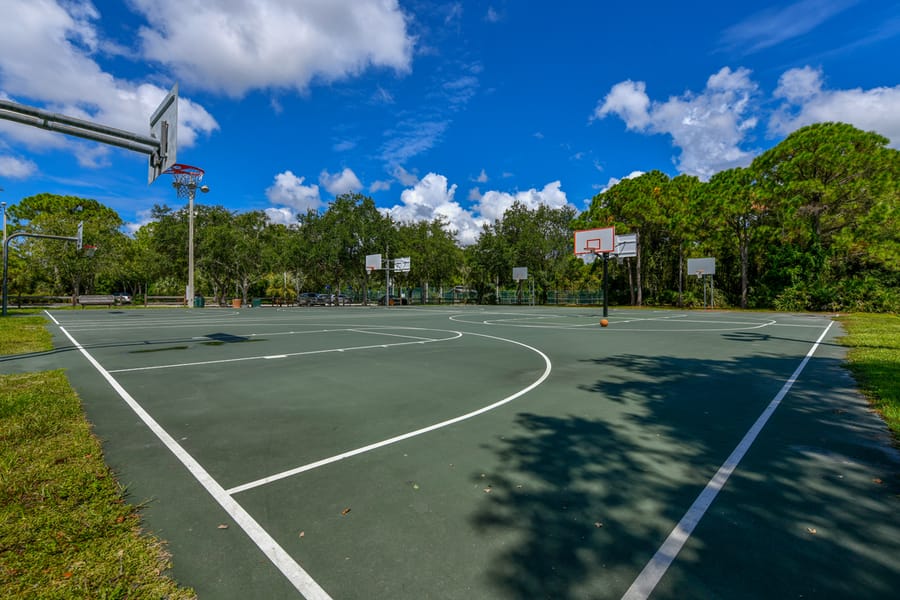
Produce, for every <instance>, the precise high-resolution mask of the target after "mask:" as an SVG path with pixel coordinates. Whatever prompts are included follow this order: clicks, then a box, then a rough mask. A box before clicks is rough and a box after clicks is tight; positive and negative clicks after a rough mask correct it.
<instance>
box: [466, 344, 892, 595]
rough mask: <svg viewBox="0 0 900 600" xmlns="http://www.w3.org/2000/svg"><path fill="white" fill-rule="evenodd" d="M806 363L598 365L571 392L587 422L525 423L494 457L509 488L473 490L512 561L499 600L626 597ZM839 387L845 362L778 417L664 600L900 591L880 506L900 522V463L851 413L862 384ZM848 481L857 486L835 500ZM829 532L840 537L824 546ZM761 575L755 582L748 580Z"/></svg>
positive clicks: (685, 557)
mask: <svg viewBox="0 0 900 600" xmlns="http://www.w3.org/2000/svg"><path fill="white" fill-rule="evenodd" d="M800 360H801V359H800V358H797V357H777V356H753V357H748V358H745V359H741V360H736V359H734V360H733V359H722V360H699V359H684V358H676V357H669V356H657V357H651V356H640V355H617V356H612V357H603V358H596V359H591V360H587V361H584V362H585V363H586V364H590V365H593V366H596V367H602V369H603V374H602V377H600V378H599V379H596V380H595V381H594V382H592V383H583V384H580V385H579V384H575V385H574V386H573V387H575V388H576V389H577V392H573V393H574V394H575V395H573V398H578V393H579V392H580V393H582V394H581V395H582V396H584V395H585V394H584V393H587V394H588V395H589V400H587V401H586V402H583V403H582V404H581V405H579V406H582V407H585V409H584V414H580V413H575V412H574V411H571V408H570V409H569V410H570V414H567V415H551V414H534V413H523V414H519V415H518V416H517V419H516V425H517V429H518V430H519V433H518V434H516V435H514V436H511V437H510V436H507V437H506V438H504V439H500V440H497V441H495V442H493V443H492V444H490V446H489V448H490V450H491V451H493V452H494V453H495V454H496V456H497V457H498V459H499V463H500V468H499V469H498V473H491V474H484V475H482V474H473V476H472V479H473V480H474V481H477V482H480V483H482V484H483V485H484V489H485V497H484V500H483V503H482V505H481V506H480V507H479V509H478V510H477V512H476V513H475V514H474V515H473V516H472V522H473V523H474V525H475V527H476V528H477V529H478V531H479V532H480V533H481V534H482V535H483V536H485V538H486V539H490V540H494V541H495V542H496V543H498V545H499V548H500V549H499V550H498V552H497V553H496V554H495V558H494V560H493V561H492V562H491V564H490V565H488V567H487V573H486V577H487V579H488V583H489V585H490V586H491V588H492V589H494V590H496V591H497V597H503V598H507V597H508V598H554V599H560V600H567V599H576V598H607V597H608V598H619V597H621V596H622V594H623V593H624V592H625V590H626V589H627V588H628V586H629V585H630V584H631V582H632V581H633V579H634V577H636V575H637V574H638V572H639V571H640V570H641V569H642V568H643V566H644V565H645V564H646V562H647V561H648V560H649V559H650V557H651V556H652V555H653V553H654V552H655V551H656V549H657V548H658V547H659V545H660V544H661V543H662V541H663V540H664V539H665V537H666V536H667V535H668V534H669V532H670V531H671V530H672V527H673V526H674V524H675V523H677V522H678V520H679V519H681V517H682V516H683V514H684V512H685V511H686V510H687V508H688V507H689V506H690V505H691V503H692V502H693V501H694V499H695V498H696V497H697V495H698V494H699V493H700V491H701V490H702V489H703V487H704V486H705V485H706V483H707V481H708V480H709V479H710V478H711V477H712V476H713V474H714V473H715V472H716V470H717V469H718V468H719V466H720V465H721V464H722V463H723V462H724V461H725V459H726V458H727V457H728V455H729V454H730V453H731V451H732V450H733V449H734V448H735V446H736V445H737V444H738V443H739V442H740V440H741V438H742V437H743V435H744V434H745V433H746V432H747V430H748V429H749V428H750V427H751V426H752V424H753V423H754V422H755V420H756V419H757V418H758V417H759V415H760V414H761V413H762V411H763V410H764V409H765V407H766V406H767V405H768V404H769V403H770V402H771V400H772V399H773V397H774V396H775V395H776V394H777V392H778V390H779V389H780V388H781V386H782V385H783V384H784V381H786V379H787V378H788V377H789V376H790V375H791V373H792V372H793V370H794V369H796V367H797V365H798V364H799V362H800ZM812 371H815V372H812ZM834 373H838V374H843V370H842V367H841V363H840V361H838V360H835V359H818V361H817V363H816V367H815V369H812V368H808V370H807V373H806V377H807V378H808V380H809V381H812V383H811V385H809V386H803V385H798V386H795V390H792V393H791V394H790V395H789V397H788V398H787V399H786V400H785V401H784V402H783V405H782V406H781V407H780V408H779V411H776V413H775V416H773V418H772V419H771V420H770V422H769V424H768V425H767V427H766V428H765V429H764V430H763V434H762V435H761V436H760V438H758V439H757V442H756V444H755V445H754V446H753V447H752V450H751V452H749V453H748V454H747V456H746V457H745V460H744V461H743V462H742V463H741V465H740V467H739V469H738V470H737V471H736V472H735V474H734V475H733V476H732V478H731V479H730V480H729V482H728V484H727V485H726V487H725V489H724V490H723V492H722V493H721V494H720V495H719V497H718V498H717V499H716V501H715V502H714V504H713V510H711V511H710V512H709V513H708V514H707V516H706V517H704V520H703V521H701V525H700V526H699V527H698V528H697V530H696V531H695V533H694V536H693V537H692V539H691V541H690V543H689V545H688V546H686V547H685V549H684V550H683V551H682V553H681V554H680V555H679V557H678V559H677V560H676V563H675V565H674V567H673V568H672V569H670V571H669V573H668V574H667V576H666V578H665V579H664V580H663V582H661V584H660V587H658V588H657V593H658V595H659V596H658V597H729V598H733V597H747V598H751V597H767V596H768V597H797V595H798V594H800V595H803V594H806V595H814V594H815V593H818V594H820V595H821V594H824V595H825V596H837V597H849V596H846V594H848V593H849V592H850V591H851V590H854V589H855V590H856V592H858V593H855V594H851V596H854V597H886V596H884V594H885V592H889V591H890V590H891V589H897V586H898V585H900V567H898V559H897V558H896V557H898V556H900V524H898V523H897V521H896V519H895V518H894V517H893V513H894V512H895V511H892V510H887V509H885V508H884V507H883V504H882V503H883V502H887V503H889V504H890V503H891V502H893V503H894V506H893V508H894V509H896V508H898V505H897V498H898V497H897V496H896V493H897V486H896V473H897V465H898V464H900V460H896V459H892V458H891V456H890V452H888V453H887V454H885V452H884V448H883V446H884V444H883V443H881V442H878V443H875V444H874V445H873V443H872V438H873V436H874V435H876V434H877V433H878V432H879V431H881V432H883V431H884V427H883V425H880V424H879V422H878V421H877V419H874V418H873V416H872V415H871V413H870V412H869V411H867V410H866V407H865V404H864V403H862V404H858V403H856V404H854V403H851V404H846V403H845V399H846V398H848V397H850V396H852V395H853V386H852V380H849V378H846V377H843V376H840V377H837V378H836V380H835V381H832V380H831V376H832V374H834ZM841 382H843V383H841ZM837 385H840V386H842V387H843V388H844V389H839V390H835V389H834V387H835V386H837ZM823 387H824V388H826V389H828V390H829V392H828V394H827V395H823V394H822V393H821V392H822V388H823ZM570 391H571V390H570ZM835 392H837V393H835ZM575 404H576V402H575V401H573V402H572V403H570V404H569V406H572V405H575ZM835 457H837V458H835ZM846 464H850V465H851V466H846ZM835 465H837V466H842V465H843V466H844V467H845V469H844V470H845V471H846V472H847V475H846V476H845V477H843V478H840V479H835V481H836V482H838V484H836V485H830V484H831V483H834V482H832V481H830V480H828V479H827V478H828V477H831V476H832V475H831V474H830V472H831V470H833V469H834V468H835ZM834 477H837V475H834ZM874 481H877V482H878V483H873V482H874ZM892 495H893V496H892ZM735 520H737V521H738V522H739V525H735ZM747 523H752V526H748V525H747ZM817 523H818V525H817ZM823 523H828V525H827V529H828V530H831V529H832V528H833V527H837V528H839V530H840V535H834V533H833V532H832V535H830V536H828V537H827V538H826V537H824V536H821V537H818V538H815V542H816V543H815V544H810V543H809V542H810V538H811V537H812V536H814V535H815V534H811V533H810V530H822V529H824V528H825V527H823ZM863 523H865V524H866V529H865V530H860V528H859V526H860V524H863ZM854 524H856V528H854ZM817 527H818V529H817ZM875 528H877V533H876V532H875V531H874V529H875ZM725 532H727V533H725ZM497 540H499V542H497ZM747 549H751V550H752V551H751V552H748V551H747ZM754 569H755V571H753V573H754V578H755V583H752V584H746V582H744V581H743V579H741V578H740V577H739V576H738V574H740V573H744V572H745V571H748V570H751V571H752V570H754ZM760 573H764V574H765V576H764V577H760V576H759V574H760ZM797 573H807V574H810V573H811V574H813V575H814V576H815V577H814V579H810V578H809V577H797ZM748 577H749V575H748ZM891 586H893V587H891Z"/></svg>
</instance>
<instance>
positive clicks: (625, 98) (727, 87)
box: [592, 67, 757, 179]
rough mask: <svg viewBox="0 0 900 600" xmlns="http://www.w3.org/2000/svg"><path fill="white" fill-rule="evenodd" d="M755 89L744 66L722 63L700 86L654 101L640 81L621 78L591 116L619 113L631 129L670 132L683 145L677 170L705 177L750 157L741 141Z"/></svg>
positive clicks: (749, 124)
mask: <svg viewBox="0 0 900 600" xmlns="http://www.w3.org/2000/svg"><path fill="white" fill-rule="evenodd" d="M756 94H757V85H756V83H754V82H753V81H751V79H750V71H749V70H747V69H744V68H739V69H737V70H735V71H732V70H731V69H730V68H728V67H724V68H722V69H721V70H720V71H719V72H717V73H714V74H713V75H711V76H710V77H709V79H708V80H707V82H706V88H705V89H704V90H703V92H701V93H699V94H694V93H692V92H685V93H684V94H682V95H681V96H679V97H671V98H669V99H668V100H666V101H665V102H652V101H651V100H650V98H649V96H648V95H647V92H646V84H645V83H644V82H642V81H639V82H633V81H623V82H621V83H617V84H616V85H614V86H613V87H612V89H611V90H610V92H609V94H607V95H606V97H605V98H603V100H601V101H600V102H598V103H597V107H596V108H595V110H594V113H593V115H592V118H593V119H602V118H605V117H607V116H609V115H617V116H618V117H619V118H621V119H622V120H623V121H624V122H625V126H626V127H627V128H628V129H629V130H633V131H638V132H642V133H660V134H665V135H669V136H671V137H672V143H673V145H675V146H676V147H678V148H679V149H680V150H681V154H680V155H679V156H678V159H677V166H678V169H679V171H681V172H682V173H687V174H689V175H697V176H698V177H700V178H701V179H708V178H709V177H710V176H712V175H713V174H714V173H716V172H718V171H721V170H723V169H728V168H732V167H737V166H745V165H747V164H749V163H750V161H751V160H752V158H753V153H752V152H748V151H746V150H743V149H742V148H741V147H740V144H741V143H742V142H743V141H744V138H745V137H746V135H747V132H748V131H750V130H752V129H753V128H754V127H756V125H757V117H756V116H755V115H754V114H753V109H754V108H755V107H754V106H753V105H752V101H753V99H754V97H755V95H756Z"/></svg>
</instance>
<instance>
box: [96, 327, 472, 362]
mask: <svg viewBox="0 0 900 600" xmlns="http://www.w3.org/2000/svg"><path fill="white" fill-rule="evenodd" d="M345 331H356V330H353V329H348V330H345ZM430 331H440V330H430ZM357 333H375V334H378V335H387V336H393V337H402V338H412V339H413V340H415V341H412V342H394V343H393V344H375V345H370V346H352V347H348V348H325V349H322V350H306V351H304V352H289V353H287V354H277V355H271V354H269V355H261V356H242V357H240V358H221V359H218V360H201V361H197V362H188V363H172V364H168V365H153V366H149V367H132V368H128V369H110V371H109V372H110V373H131V372H134V371H153V370H157V369H179V368H181V367H197V366H201V365H217V364H222V363H232V362H244V361H248V360H271V359H273V358H288V357H291V356H310V355H313V354H328V353H330V352H351V351H353V350H374V349H376V348H392V347H394V346H409V345H412V344H431V343H433V342H446V341H450V340H456V339H459V338H461V337H462V335H463V334H462V332H459V331H454V332H452V333H455V334H456V335H455V336H450V337H446V338H420V337H415V336H408V335H399V334H390V333H381V332H374V331H368V332H366V331H358V332H357Z"/></svg>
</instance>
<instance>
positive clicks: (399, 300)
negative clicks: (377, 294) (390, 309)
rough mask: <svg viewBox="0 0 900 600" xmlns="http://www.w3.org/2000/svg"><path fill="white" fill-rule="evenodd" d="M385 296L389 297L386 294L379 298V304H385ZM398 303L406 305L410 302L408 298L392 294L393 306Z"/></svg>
mask: <svg viewBox="0 0 900 600" xmlns="http://www.w3.org/2000/svg"><path fill="white" fill-rule="evenodd" d="M385 298H387V295H384V296H382V297H381V298H379V299H378V304H380V305H382V306H384V303H385ZM398 304H403V305H406V304H409V302H408V301H407V300H406V298H400V297H398V296H391V306H394V305H398Z"/></svg>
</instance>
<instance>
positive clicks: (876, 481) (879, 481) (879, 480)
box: [872, 477, 884, 485]
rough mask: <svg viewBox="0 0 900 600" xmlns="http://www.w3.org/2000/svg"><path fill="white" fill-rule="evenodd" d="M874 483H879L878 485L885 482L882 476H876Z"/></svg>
mask: <svg viewBox="0 0 900 600" xmlns="http://www.w3.org/2000/svg"><path fill="white" fill-rule="evenodd" d="M872 483H877V484H878V485H881V484H882V483H884V482H883V481H882V480H881V478H880V477H876V478H875V479H873V480H872Z"/></svg>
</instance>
